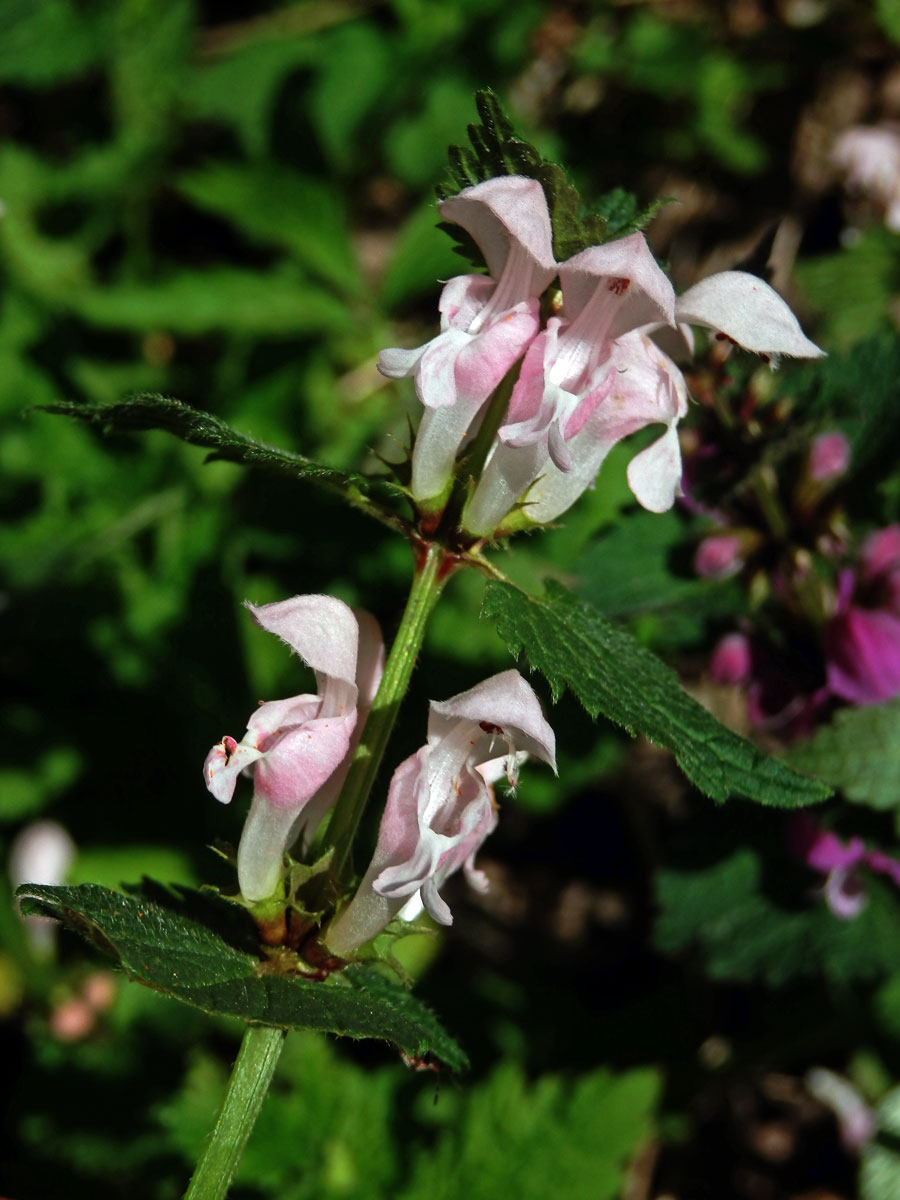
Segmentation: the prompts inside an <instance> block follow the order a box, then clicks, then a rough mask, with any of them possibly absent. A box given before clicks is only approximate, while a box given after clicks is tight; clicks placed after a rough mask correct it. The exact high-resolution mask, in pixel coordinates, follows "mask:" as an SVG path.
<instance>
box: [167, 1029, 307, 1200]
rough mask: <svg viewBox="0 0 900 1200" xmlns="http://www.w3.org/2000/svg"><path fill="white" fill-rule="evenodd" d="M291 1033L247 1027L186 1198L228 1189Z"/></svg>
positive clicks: (196, 1199)
mask: <svg viewBox="0 0 900 1200" xmlns="http://www.w3.org/2000/svg"><path fill="white" fill-rule="evenodd" d="M286 1037H287V1030H286V1029H272V1028H271V1027H270V1026H268V1025H248V1026H247V1029H246V1031H245V1033H244V1040H243V1041H242V1042H241V1048H240V1051H239V1052H238V1056H237V1061H236V1062H235V1064H234V1068H233V1070H232V1072H231V1079H230V1080H229V1081H228V1090H227V1091H226V1093H225V1099H224V1100H223V1101H222V1107H221V1108H220V1109H219V1112H218V1114H217V1116H216V1120H215V1124H214V1125H213V1127H212V1131H211V1133H210V1135H209V1139H208V1140H207V1142H206V1145H205V1146H204V1147H203V1153H202V1154H201V1155H200V1158H199V1160H198V1162H197V1166H196V1169H195V1170H194V1174H193V1175H192V1176H191V1182H190V1184H189V1185H188V1190H187V1191H186V1192H185V1194H184V1200H221V1197H223V1196H225V1195H226V1193H227V1192H228V1188H229V1186H230V1184H231V1181H232V1179H233V1178H234V1173H235V1171H236V1170H237V1165H238V1163H239V1162H240V1160H241V1155H242V1154H243V1153H244V1147H245V1146H246V1144H247V1139H248V1138H249V1137H250V1132H251V1130H252V1129H253V1126H254V1124H255V1123H256V1118H257V1117H258V1116H259V1110H260V1109H261V1108H262V1103H263V1100H265V1098H266V1092H267V1091H268V1090H269V1084H270V1083H271V1082H272V1076H273V1075H274V1074H275V1067H276V1066H277V1064H278V1059H279V1057H280V1055H281V1048H282V1046H283V1045H284V1039H285V1038H286Z"/></svg>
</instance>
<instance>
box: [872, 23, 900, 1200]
mask: <svg viewBox="0 0 900 1200" xmlns="http://www.w3.org/2000/svg"><path fill="white" fill-rule="evenodd" d="M875 19H876V20H877V21H878V24H879V25H880V26H881V28H882V29H883V30H884V32H885V33H886V34H887V35H888V37H889V38H892V39H893V40H894V41H895V42H900V0H875ZM897 1195H900V1189H898V1191H897Z"/></svg>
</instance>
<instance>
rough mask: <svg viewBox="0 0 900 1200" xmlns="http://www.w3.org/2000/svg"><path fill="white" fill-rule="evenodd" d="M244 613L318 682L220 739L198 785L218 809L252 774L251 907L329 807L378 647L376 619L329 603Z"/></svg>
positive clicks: (241, 852)
mask: <svg viewBox="0 0 900 1200" xmlns="http://www.w3.org/2000/svg"><path fill="white" fill-rule="evenodd" d="M247 608H248V609H249V610H250V614H251V616H252V617H253V619H254V621H256V623H257V624H258V625H259V626H261V627H262V628H263V629H265V630H267V631H268V632H269V633H274V634H275V635H276V637H280V638H281V640H282V641H284V642H286V643H287V644H288V646H290V647H291V649H292V650H294V651H295V652H296V653H297V654H299V655H300V657H301V658H302V659H303V660H304V661H305V662H306V663H307V664H308V665H309V666H310V667H312V669H313V670H314V671H315V673H316V682H317V684H318V694H317V695H301V696H293V697H291V698H290V699H289V700H273V701H269V702H267V703H264V704H260V706H259V708H258V709H257V710H256V712H254V713H253V715H252V716H251V717H250V720H249V721H248V722H247V732H246V733H245V734H244V737H243V739H242V740H241V741H240V742H237V741H235V739H234V738H232V737H225V738H223V739H222V741H221V742H219V743H218V745H216V746H213V748H212V750H210V752H209V754H208V755H207V757H206V762H205V763H204V765H203V777H204V779H205V781H206V786H207V787H208V788H209V790H210V791H211V792H212V794H213V795H214V796H215V797H216V799H217V800H221V801H222V803H223V804H227V803H228V802H229V801H230V800H231V797H232V795H233V793H234V786H235V783H236V782H237V777H238V775H239V774H240V773H241V772H242V771H249V773H250V774H252V776H253V801H252V804H251V806H250V813H249V815H248V817H247V821H246V823H245V825H244V830H243V833H242V834H241V842H240V846H239V848H238V882H239V883H240V888H241V893H242V894H243V896H244V897H245V898H246V899H247V900H251V901H257V900H265V899H267V898H268V897H269V896H271V895H272V894H273V892H274V891H275V889H276V887H277V886H278V882H279V880H280V879H281V877H282V874H283V871H284V864H283V856H284V851H285V849H287V847H288V846H290V845H291V843H292V842H293V841H295V840H296V839H297V838H298V837H300V836H301V835H304V834H312V833H313V832H314V831H315V828H316V826H317V825H318V823H319V821H320V820H321V819H322V817H323V816H324V815H325V813H326V812H328V810H329V809H330V808H331V807H332V806H333V804H334V803H335V801H336V800H337V796H338V792H339V791H340V786H341V783H342V782H343V778H344V775H345V774H346V771H347V769H348V767H349V763H350V758H351V756H352V750H353V747H354V745H355V743H356V741H357V740H358V739H359V735H360V732H361V729H362V720H364V716H365V712H366V711H367V710H368V707H369V706H370V705H371V702H372V700H373V698H374V695H375V691H376V689H377V687H378V683H379V680H380V678H381V672H382V667H383V657H384V650H383V646H382V641H381V633H380V631H379V629H378V625H377V622H376V621H375V619H374V618H373V617H371V616H370V615H369V614H368V613H361V612H354V611H353V610H352V609H351V608H349V607H348V606H347V605H346V604H344V603H343V601H341V600H337V599H335V598H334V597H333V596H294V597H293V599H291V600H283V601H280V602H278V603H276V604H265V605H263V606H262V607H260V608H257V607H255V606H254V605H252V604H248V605H247Z"/></svg>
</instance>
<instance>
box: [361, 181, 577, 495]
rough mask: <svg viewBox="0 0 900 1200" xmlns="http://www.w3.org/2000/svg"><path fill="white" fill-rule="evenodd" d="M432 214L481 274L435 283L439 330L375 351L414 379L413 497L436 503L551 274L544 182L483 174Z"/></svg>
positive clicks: (531, 324) (534, 323)
mask: <svg viewBox="0 0 900 1200" xmlns="http://www.w3.org/2000/svg"><path fill="white" fill-rule="evenodd" d="M440 214H441V216H442V217H443V218H444V220H445V221H452V222H453V223H454V224H457V225H461V226H462V227H463V229H465V230H466V231H467V232H468V233H469V234H470V235H471V236H472V237H473V238H474V240H475V242H476V243H477V244H478V247H479V249H480V250H481V252H482V253H483V255H484V258H485V261H486V263H487V266H488V271H489V274H488V275H461V276H458V277H456V278H454V279H451V280H450V281H449V282H448V283H447V284H446V286H445V287H444V290H443V292H442V293H441V299H440V304H439V308H440V312H441V332H440V333H439V334H438V335H437V337H434V338H432V339H431V341H429V342H426V343H425V344H424V345H422V346H418V347H417V348H416V349H414V350H400V349H389V350H382V352H381V355H380V357H379V361H378V369H379V371H381V373H382V374H383V375H387V376H388V377H389V378H391V379H403V378H407V377H409V376H414V377H415V381H416V391H417V393H418V396H419V399H420V400H421V401H422V404H423V405H424V406H425V414H424V416H423V418H422V422H421V425H420V426H419V431H418V433H417V435H416V441H415V446H414V449H413V459H412V483H411V491H412V494H413V496H414V497H415V499H416V500H418V501H420V502H422V503H427V502H428V501H429V500H437V501H439V499H440V497H441V495H442V493H443V492H444V491H445V489H446V487H447V485H448V483H449V481H450V479H451V477H452V474H453V466H454V461H455V459H456V454H457V452H458V450H459V448H460V445H461V443H462V442H463V440H464V438H465V437H466V435H467V434H471V433H473V432H474V430H475V428H476V427H477V423H478V420H479V418H480V416H481V413H482V410H483V408H484V406H485V405H486V403H487V401H488V399H489V398H490V396H491V394H492V393H493V391H494V390H495V388H496V387H497V385H498V384H499V383H500V381H501V380H502V379H503V377H504V375H506V373H507V371H509V369H510V367H512V366H513V364H514V363H515V362H516V361H517V360H518V359H519V358H521V356H522V354H523V353H524V352H525V349H526V347H527V346H528V344H529V342H530V341H531V340H532V338H534V336H535V335H536V334H537V332H538V328H539V324H540V317H539V300H538V297H539V296H540V294H541V292H543V291H544V289H545V288H546V287H547V285H548V284H549V283H550V282H551V280H552V279H553V277H554V275H555V274H556V262H555V260H554V258H553V241H552V231H551V227H550V215H549V213H548V210H547V201H546V199H545V196H544V189H543V188H542V187H541V185H540V183H538V182H537V180H534V179H526V178H525V177H524V176H520V175H507V176H501V177H499V178H497V179H489V180H487V181H485V182H484V183H479V184H476V185H475V186H474V187H470V188H466V189H465V190H464V191H462V192H460V193H459V195H457V196H452V197H450V198H449V199H447V200H444V201H443V202H442V204H441V205H440Z"/></svg>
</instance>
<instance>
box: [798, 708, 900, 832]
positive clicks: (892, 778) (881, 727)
mask: <svg viewBox="0 0 900 1200" xmlns="http://www.w3.org/2000/svg"><path fill="white" fill-rule="evenodd" d="M785 761H786V762H788V763H790V765H791V766H792V767H795V768H796V769H797V770H798V771H808V772H809V774H810V775H815V776H816V777H817V778H818V779H822V780H824V781H825V782H826V783H829V784H831V785H832V787H835V788H839V789H840V791H841V792H842V793H843V795H844V796H845V797H846V799H848V800H852V801H853V802H854V803H856V804H866V805H868V806H869V808H880V809H893V808H896V807H897V805H898V804H900V700H891V701H890V702H889V703H887V704H875V705H871V706H869V707H866V708H844V709H841V711H840V712H838V713H836V715H835V718H834V720H833V721H832V723H831V724H830V725H825V726H823V728H821V729H819V730H817V731H816V733H815V734H814V735H813V736H812V737H811V738H810V739H809V741H807V742H803V743H802V744H801V745H799V746H796V747H794V748H793V749H792V750H790V751H789V752H788V754H786V755H785Z"/></svg>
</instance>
